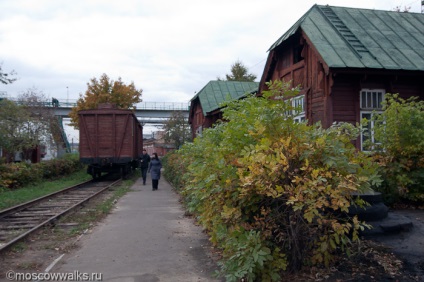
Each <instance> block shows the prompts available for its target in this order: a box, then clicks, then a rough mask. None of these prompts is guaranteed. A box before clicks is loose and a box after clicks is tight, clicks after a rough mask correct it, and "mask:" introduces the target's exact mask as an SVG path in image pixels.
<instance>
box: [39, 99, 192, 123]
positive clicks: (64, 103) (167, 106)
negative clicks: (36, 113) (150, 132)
mask: <svg viewBox="0 0 424 282" xmlns="http://www.w3.org/2000/svg"><path fill="white" fill-rule="evenodd" d="M45 104H46V106H51V107H53V109H54V114H55V115H56V116H58V117H62V118H69V113H70V111H71V109H72V108H73V107H75V106H76V101H69V100H55V101H54V102H45ZM174 112H179V113H181V114H182V115H183V116H184V117H185V118H186V119H187V120H188V112H189V103H182V102H141V103H138V104H137V105H136V110H135V111H134V113H135V115H136V116H137V118H138V120H139V121H140V122H141V123H142V124H143V125H144V124H164V123H165V122H166V121H167V120H168V119H169V118H170V117H171V116H172V113H174Z"/></svg>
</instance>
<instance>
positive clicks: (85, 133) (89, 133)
mask: <svg viewBox="0 0 424 282" xmlns="http://www.w3.org/2000/svg"><path fill="white" fill-rule="evenodd" d="M79 128H80V138H79V140H80V145H79V150H80V158H81V159H93V161H94V162H96V161H97V159H99V158H105V159H106V158H107V159H110V161H111V162H115V163H120V162H127V161H128V160H134V159H137V158H138V157H139V156H141V154H142V147H143V137H142V126H141V125H140V123H139V122H138V120H137V118H136V116H135V115H134V114H133V113H132V112H131V111H129V110H117V109H98V110H87V111H81V112H80V113H79Z"/></svg>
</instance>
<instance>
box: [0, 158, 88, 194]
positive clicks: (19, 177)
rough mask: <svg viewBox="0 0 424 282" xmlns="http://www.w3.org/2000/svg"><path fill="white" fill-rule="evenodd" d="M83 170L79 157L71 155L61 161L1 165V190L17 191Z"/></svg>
mask: <svg viewBox="0 0 424 282" xmlns="http://www.w3.org/2000/svg"><path fill="white" fill-rule="evenodd" d="M81 168H82V164H81V163H80V162H79V157H78V155H75V154H69V155H65V156H64V157H63V158H60V159H53V160H48V161H43V162H41V163H36V164H28V163H25V162H22V163H10V164H6V163H3V164H0V189H3V190H4V189H16V188H20V187H22V186H24V185H27V184H29V183H36V182H39V181H41V180H43V179H54V178H57V177H60V176H63V175H67V174H70V173H72V172H75V171H77V170H79V169H81Z"/></svg>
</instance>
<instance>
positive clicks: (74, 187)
mask: <svg viewBox="0 0 424 282" xmlns="http://www.w3.org/2000/svg"><path fill="white" fill-rule="evenodd" d="M121 181H122V179H118V180H116V181H114V182H112V183H111V184H109V185H107V186H105V187H103V188H101V189H100V190H99V191H96V192H95V193H93V194H91V195H90V196H89V197H86V198H85V199H83V200H81V201H79V202H77V203H76V204H74V205H72V206H70V207H69V208H67V209H66V210H63V211H61V212H59V213H58V214H56V215H54V216H51V217H50V218H48V219H47V220H45V221H43V222H42V223H40V224H38V225H36V226H34V227H33V228H31V229H30V230H28V231H26V232H25V233H22V234H20V235H19V236H17V237H15V238H14V239H12V240H10V241H9V242H7V243H5V244H3V245H2V246H0V253H1V252H3V251H5V250H6V249H8V248H10V247H11V246H12V245H14V244H16V243H17V242H19V241H21V240H22V239H24V238H25V237H27V236H28V235H30V234H31V233H33V232H35V231H36V230H38V229H40V228H41V227H43V226H45V225H47V224H49V223H51V222H53V221H55V220H57V219H59V218H60V217H62V216H64V215H65V214H67V213H68V212H70V211H72V210H73V209H75V208H77V207H78V206H81V205H82V204H84V203H85V202H87V201H89V200H90V199H92V198H93V197H95V196H97V195H98V194H100V193H102V192H103V191H105V190H107V189H109V188H110V187H112V186H114V185H116V184H117V183H119V182H121ZM89 182H92V181H87V182H84V183H81V184H78V185H76V186H72V187H69V188H67V189H64V190H61V191H58V192H65V191H69V190H73V189H76V188H78V187H80V186H82V185H84V184H87V183H89ZM58 194H62V193H57V192H55V193H52V194H49V195H47V196H45V197H40V198H37V199H35V200H33V201H30V202H27V203H24V204H22V205H20V206H15V207H12V208H10V209H7V210H4V211H2V212H1V213H3V212H6V211H7V212H8V214H11V212H10V210H13V209H15V208H19V207H21V206H24V205H25V208H27V207H30V206H32V205H33V204H35V203H39V202H41V201H42V200H46V199H48V198H51V197H52V196H55V195H58ZM30 203H32V204H31V205H30ZM22 209H24V208H22ZM22 209H16V211H21V210H22Z"/></svg>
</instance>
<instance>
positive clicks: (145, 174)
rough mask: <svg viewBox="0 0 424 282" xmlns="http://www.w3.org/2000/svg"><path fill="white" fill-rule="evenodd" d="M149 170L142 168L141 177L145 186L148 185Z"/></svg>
mask: <svg viewBox="0 0 424 282" xmlns="http://www.w3.org/2000/svg"><path fill="white" fill-rule="evenodd" d="M147 169H148V168H147V167H142V168H141V177H142V178H143V184H146V177H147Z"/></svg>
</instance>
